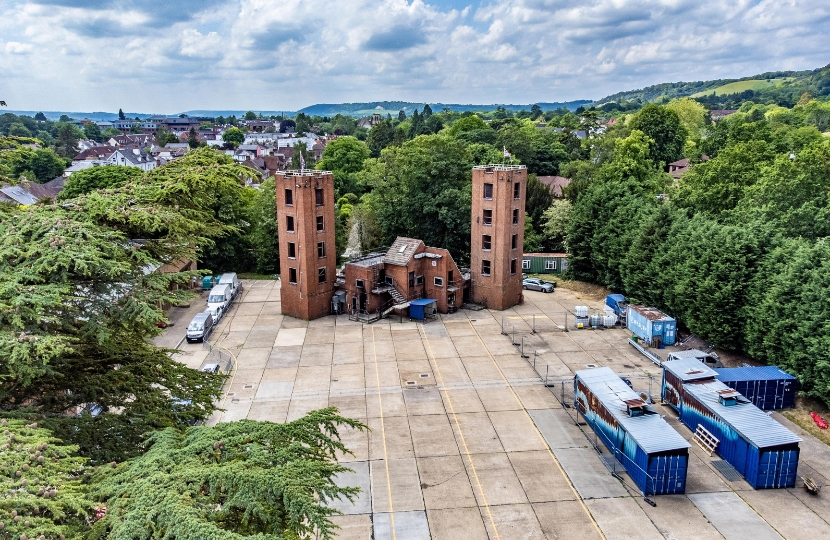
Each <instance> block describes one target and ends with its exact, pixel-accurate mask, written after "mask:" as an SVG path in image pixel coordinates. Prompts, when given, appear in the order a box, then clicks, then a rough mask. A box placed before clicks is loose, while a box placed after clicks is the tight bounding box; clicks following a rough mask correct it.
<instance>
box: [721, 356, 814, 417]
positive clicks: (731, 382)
mask: <svg viewBox="0 0 830 540" xmlns="http://www.w3.org/2000/svg"><path fill="white" fill-rule="evenodd" d="M716 371H717V372H718V380H719V381H720V382H722V383H723V384H725V385H726V386H728V387H729V388H734V389H735V390H737V391H738V392H740V393H741V394H743V395H744V396H746V398H747V399H748V400H750V401H751V402H752V403H753V404H754V405H755V406H756V407H758V408H759V409H763V410H765V411H774V410H777V409H786V408H790V407H795V391H796V385H797V382H798V381H797V380H796V378H795V377H793V376H792V375H790V374H789V373H787V372H786V371H783V370H781V369H779V368H777V367H775V366H759V367H751V366H747V367H738V368H721V369H718V370H716Z"/></svg>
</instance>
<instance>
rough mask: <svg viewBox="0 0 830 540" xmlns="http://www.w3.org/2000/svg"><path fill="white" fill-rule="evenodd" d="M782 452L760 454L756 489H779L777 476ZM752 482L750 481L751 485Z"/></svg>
mask: <svg viewBox="0 0 830 540" xmlns="http://www.w3.org/2000/svg"><path fill="white" fill-rule="evenodd" d="M779 454H780V452H764V451H762V452H761V454H760V459H759V461H758V473H757V475H756V477H755V483H754V485H753V487H754V488H756V489H760V488H772V487H778V486H777V485H776V476H777V471H778V462H779V460H780V456H779ZM751 483H752V480H751V479H750V484H751Z"/></svg>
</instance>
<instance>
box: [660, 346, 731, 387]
mask: <svg viewBox="0 0 830 540" xmlns="http://www.w3.org/2000/svg"><path fill="white" fill-rule="evenodd" d="M680 352H688V351H680ZM671 354H675V353H671ZM663 369H665V370H666V371H668V372H670V373H671V374H673V375H674V376H676V377H677V378H678V379H680V380H681V381H683V382H688V381H700V380H703V379H714V378H715V377H717V375H718V373H717V372H716V371H715V370H714V369H712V368H710V367H709V366H707V365H706V364H704V363H703V362H701V361H700V360H698V359H697V358H695V357H687V358H679V359H677V360H667V361H665V362H663Z"/></svg>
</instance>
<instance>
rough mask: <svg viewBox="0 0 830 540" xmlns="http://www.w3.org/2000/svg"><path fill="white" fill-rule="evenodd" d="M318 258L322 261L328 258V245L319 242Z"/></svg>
mask: <svg viewBox="0 0 830 540" xmlns="http://www.w3.org/2000/svg"><path fill="white" fill-rule="evenodd" d="M317 256H318V257H320V258H321V259H322V258H323V257H325V256H326V243H325V242H317Z"/></svg>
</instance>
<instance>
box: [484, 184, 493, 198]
mask: <svg viewBox="0 0 830 540" xmlns="http://www.w3.org/2000/svg"><path fill="white" fill-rule="evenodd" d="M484 198H485V199H490V200H492V199H493V184H484Z"/></svg>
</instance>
